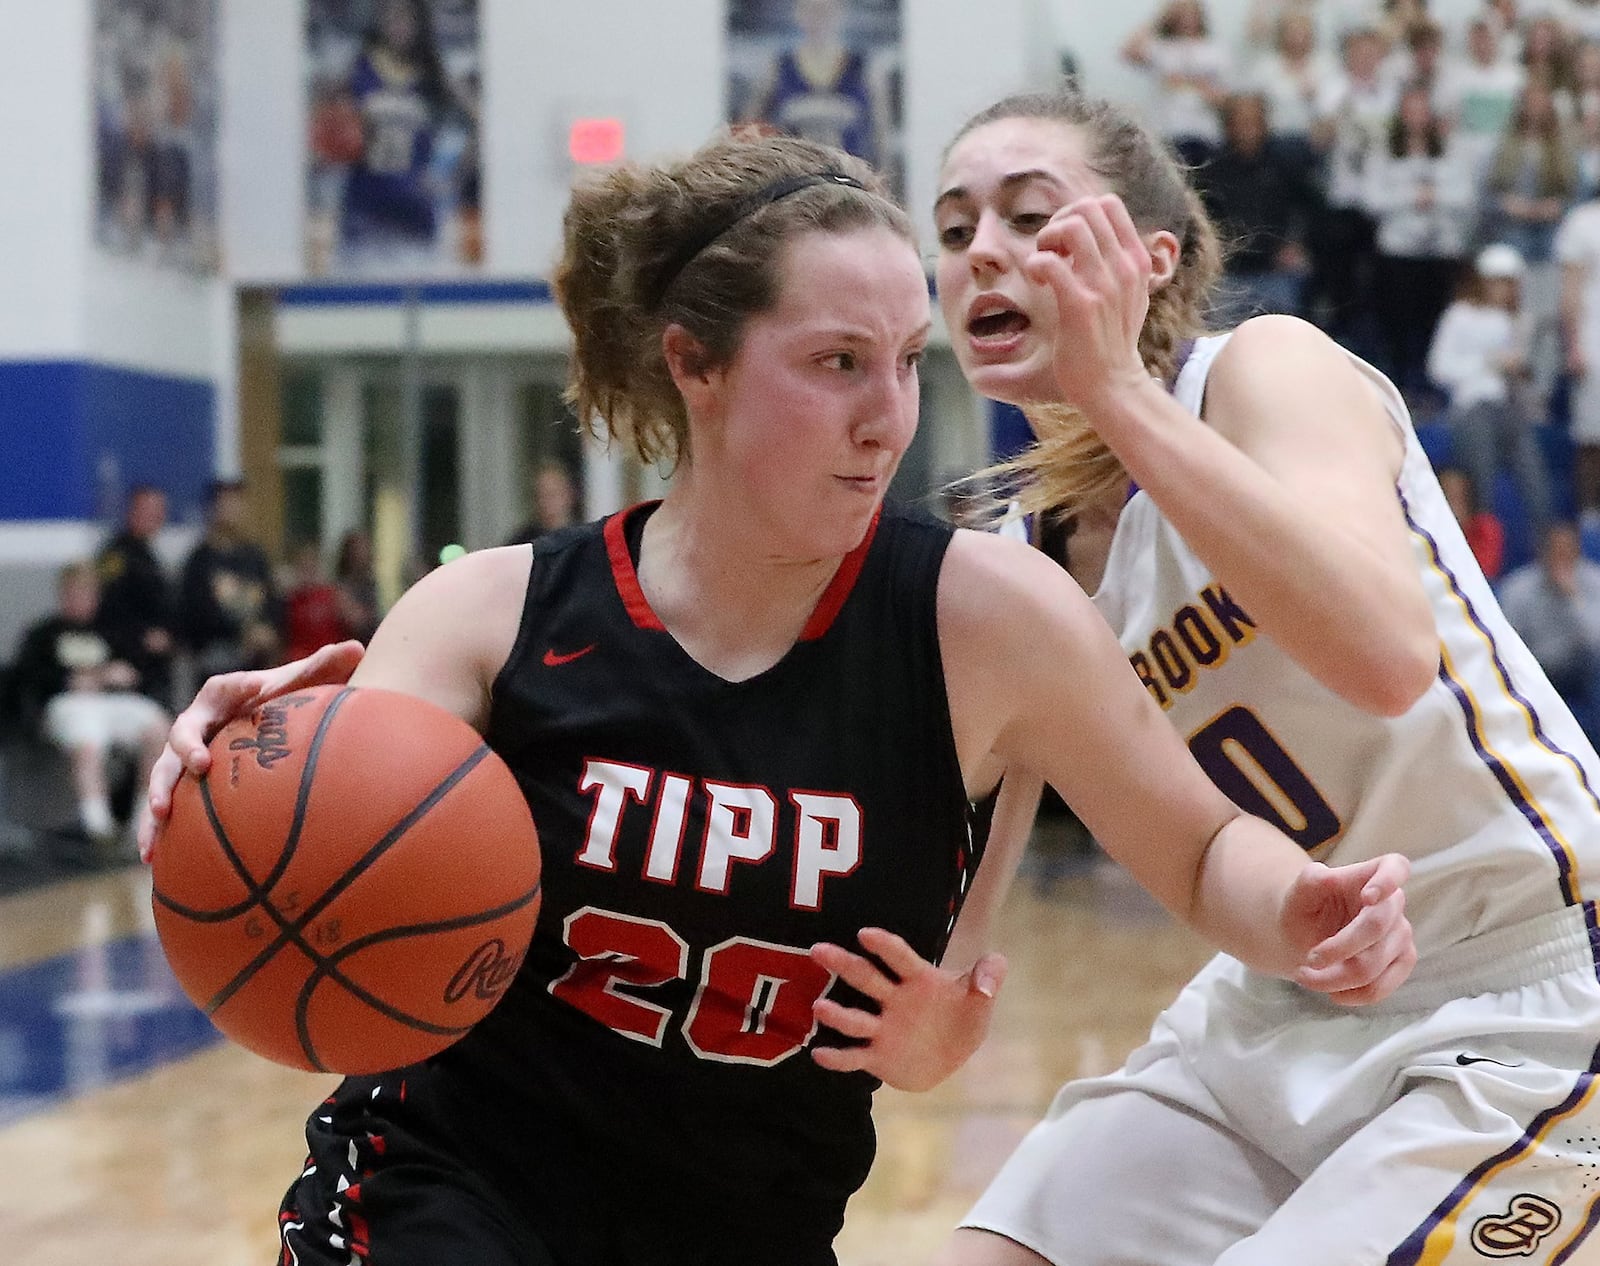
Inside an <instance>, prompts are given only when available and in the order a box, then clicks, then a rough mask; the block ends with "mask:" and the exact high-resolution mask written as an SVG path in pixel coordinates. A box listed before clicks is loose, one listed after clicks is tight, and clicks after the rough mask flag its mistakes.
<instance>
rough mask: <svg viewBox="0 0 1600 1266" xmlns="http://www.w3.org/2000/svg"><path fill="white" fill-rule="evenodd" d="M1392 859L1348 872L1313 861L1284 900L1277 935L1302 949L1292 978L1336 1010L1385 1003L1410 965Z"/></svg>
mask: <svg viewBox="0 0 1600 1266" xmlns="http://www.w3.org/2000/svg"><path fill="white" fill-rule="evenodd" d="M1410 873H1411V864H1410V863H1409V862H1408V861H1407V860H1406V859H1405V858H1404V857H1402V856H1400V855H1399V854H1398V853H1386V854H1384V855H1383V856H1382V857H1376V858H1373V859H1372V860H1371V861H1368V862H1360V863H1358V864H1356V865H1353V866H1336V867H1331V868H1330V867H1327V866H1324V865H1322V863H1320V862H1313V863H1312V864H1311V865H1309V866H1307V867H1306V868H1305V869H1304V870H1302V871H1301V872H1300V874H1299V876H1298V877H1297V878H1296V879H1295V881H1294V883H1293V885H1292V886H1291V887H1290V888H1289V891H1288V893H1287V894H1285V896H1284V901H1283V909H1282V912H1281V915H1280V922H1281V924H1282V927H1283V930H1284V933H1285V935H1287V936H1288V938H1289V939H1290V941H1291V942H1292V943H1294V944H1298V945H1303V946H1305V948H1306V956H1305V962H1304V964H1303V965H1302V966H1301V967H1300V969H1299V970H1298V971H1296V972H1295V974H1294V976H1293V979H1294V980H1295V981H1296V983H1298V984H1300V985H1303V986H1304V987H1305V988H1307V989H1314V990H1316V991H1317V992H1318V993H1325V994H1327V995H1328V996H1329V998H1330V999H1331V1000H1332V1001H1334V1002H1337V1003H1341V1004H1342V1005H1344V1006H1352V1007H1353V1006H1360V1005H1361V1004H1363V1003H1368V1002H1377V1001H1378V1000H1379V999H1381V998H1387V997H1388V996H1389V995H1390V994H1391V993H1393V992H1394V991H1395V990H1396V989H1398V988H1399V987H1400V985H1401V984H1402V983H1404V981H1405V979H1406V977H1407V976H1409V975H1410V974H1411V969H1412V968H1413V967H1415V966H1416V964H1417V947H1416V945H1415V943H1414V942H1413V940H1412V935H1411V921H1410V920H1409V919H1407V918H1406V894H1405V890H1404V888H1402V887H1401V885H1402V884H1404V883H1405V881H1406V879H1407V877H1408V876H1409V875H1410Z"/></svg>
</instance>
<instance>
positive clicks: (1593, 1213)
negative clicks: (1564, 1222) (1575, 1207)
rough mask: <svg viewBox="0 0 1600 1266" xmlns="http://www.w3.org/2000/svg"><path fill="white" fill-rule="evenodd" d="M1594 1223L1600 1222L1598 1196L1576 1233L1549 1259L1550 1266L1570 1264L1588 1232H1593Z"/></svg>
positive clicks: (1587, 1236)
mask: <svg viewBox="0 0 1600 1266" xmlns="http://www.w3.org/2000/svg"><path fill="white" fill-rule="evenodd" d="M1596 1222H1600V1196H1596V1197H1595V1198H1594V1200H1593V1201H1592V1202H1591V1203H1590V1205H1589V1214H1588V1216H1587V1217H1585V1218H1584V1220H1583V1224H1582V1225H1581V1226H1580V1227H1579V1228H1578V1233H1577V1234H1576V1235H1574V1236H1573V1237H1572V1238H1571V1239H1570V1240H1568V1241H1567V1244H1566V1247H1564V1248H1563V1249H1561V1251H1560V1252H1558V1253H1557V1254H1556V1255H1555V1256H1554V1257H1552V1258H1551V1259H1550V1266H1565V1264H1566V1263H1567V1262H1570V1261H1571V1260H1572V1255H1573V1254H1574V1253H1576V1252H1577V1251H1578V1249H1579V1247H1580V1246H1581V1245H1582V1244H1583V1242H1584V1240H1586V1239H1588V1238H1589V1232H1590V1231H1592V1230H1594V1227H1595V1223H1596Z"/></svg>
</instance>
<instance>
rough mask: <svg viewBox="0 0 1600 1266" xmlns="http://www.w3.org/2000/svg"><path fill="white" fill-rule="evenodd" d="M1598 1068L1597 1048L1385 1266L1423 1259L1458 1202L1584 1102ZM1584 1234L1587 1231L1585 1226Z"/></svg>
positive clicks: (1413, 1263) (1591, 1217) (1412, 1263)
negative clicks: (1551, 1102)
mask: <svg viewBox="0 0 1600 1266" xmlns="http://www.w3.org/2000/svg"><path fill="white" fill-rule="evenodd" d="M1597 1072H1600V1050H1597V1051H1596V1052H1595V1056H1594V1058H1593V1059H1591V1060H1590V1063H1589V1071H1588V1072H1586V1073H1583V1074H1581V1075H1580V1076H1579V1077H1578V1084H1577V1085H1575V1086H1574V1087H1573V1088H1572V1093H1571V1094H1569V1095H1568V1096H1567V1097H1566V1098H1565V1099H1563V1100H1562V1101H1561V1102H1560V1103H1558V1104H1557V1105H1556V1106H1555V1107H1553V1108H1546V1109H1545V1110H1544V1111H1543V1112H1541V1113H1540V1114H1539V1115H1538V1116H1536V1117H1534V1119H1533V1120H1532V1122H1530V1123H1529V1125H1528V1128H1527V1129H1526V1130H1524V1131H1523V1132H1522V1137H1521V1138H1519V1139H1518V1140H1517V1141H1516V1142H1515V1143H1513V1144H1511V1146H1510V1147H1507V1148H1504V1149H1502V1150H1501V1151H1499V1152H1497V1153H1496V1154H1495V1155H1493V1156H1491V1157H1489V1159H1488V1160H1486V1161H1484V1162H1483V1163H1482V1164H1480V1165H1479V1166H1478V1167H1477V1168H1476V1169H1474V1170H1473V1171H1472V1172H1471V1173H1469V1174H1468V1175H1467V1176H1466V1177H1465V1178H1463V1179H1462V1180H1461V1181H1460V1182H1459V1183H1457V1184H1456V1186H1455V1189H1454V1190H1453V1191H1451V1193H1450V1194H1449V1195H1448V1196H1446V1197H1445V1198H1444V1199H1443V1200H1442V1201H1441V1202H1440V1203H1439V1205H1438V1206H1437V1207H1436V1208H1435V1209H1434V1211H1433V1212H1432V1213H1430V1214H1429V1215H1428V1216H1427V1218H1426V1219H1425V1220H1424V1221H1423V1223H1422V1225H1421V1226H1419V1227H1418V1228H1417V1229H1416V1230H1415V1231H1413V1232H1412V1233H1411V1234H1410V1235H1408V1236H1406V1238H1405V1239H1404V1240H1403V1241H1402V1242H1401V1244H1400V1247H1399V1248H1397V1249H1395V1251H1394V1252H1392V1253H1390V1254H1389V1256H1388V1258H1387V1259H1385V1266H1416V1263H1417V1262H1419V1261H1420V1260H1421V1259H1422V1254H1423V1250H1424V1249H1425V1248H1426V1247H1427V1242H1428V1237H1429V1236H1430V1235H1432V1234H1433V1232H1434V1231H1435V1230H1437V1229H1438V1228H1439V1226H1440V1225H1442V1224H1443V1223H1445V1222H1447V1221H1449V1220H1450V1219H1451V1218H1453V1217H1455V1215H1456V1214H1457V1213H1459V1212H1460V1209H1461V1206H1462V1205H1464V1204H1465V1203H1466V1202H1467V1201H1468V1200H1469V1199H1470V1198H1471V1197H1472V1195H1473V1193H1474V1192H1475V1191H1476V1190H1477V1189H1478V1187H1479V1185H1480V1184H1481V1183H1483V1182H1484V1181H1485V1180H1486V1179H1487V1178H1488V1177H1489V1176H1490V1175H1491V1174H1492V1173H1493V1172H1494V1171H1495V1170H1496V1169H1499V1168H1501V1167H1502V1166H1504V1165H1507V1164H1510V1163H1513V1162H1514V1161H1516V1160H1517V1159H1519V1158H1520V1157H1521V1156H1522V1154H1523V1153H1525V1152H1528V1151H1530V1150H1532V1149H1533V1148H1535V1147H1537V1146H1538V1144H1539V1140H1540V1138H1541V1137H1543V1135H1544V1133H1545V1131H1546V1130H1547V1129H1549V1128H1550V1126H1552V1125H1553V1124H1555V1122H1556V1121H1558V1120H1560V1119H1561V1118H1562V1117H1564V1116H1566V1115H1567V1113H1569V1112H1571V1111H1572V1110H1573V1109H1574V1108H1576V1107H1577V1106H1578V1105H1579V1104H1580V1103H1582V1102H1583V1100H1584V1097H1585V1096H1586V1095H1587V1094H1588V1093H1589V1087H1590V1085H1591V1083H1592V1082H1593V1081H1594V1079H1595V1074H1596V1073H1597ZM1594 1217H1595V1214H1594V1210H1590V1215H1589V1219H1588V1221H1589V1225H1590V1226H1592V1225H1593V1223H1594ZM1583 1234H1584V1235H1587V1234H1588V1232H1587V1230H1586V1231H1585V1232H1584V1233H1583ZM1582 1239H1583V1235H1580V1236H1579V1237H1578V1239H1577V1240H1574V1241H1573V1242H1572V1244H1571V1245H1569V1247H1576V1246H1577V1244H1578V1243H1579V1242H1581V1240H1582Z"/></svg>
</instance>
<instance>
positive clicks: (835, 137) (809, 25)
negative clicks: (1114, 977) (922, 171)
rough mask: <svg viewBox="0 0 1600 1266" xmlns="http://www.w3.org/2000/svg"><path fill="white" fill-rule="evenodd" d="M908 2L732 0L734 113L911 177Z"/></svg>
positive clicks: (890, 174)
mask: <svg viewBox="0 0 1600 1266" xmlns="http://www.w3.org/2000/svg"><path fill="white" fill-rule="evenodd" d="M900 66H901V58H900V0H730V3H729V5H728V118H729V121H730V122H733V123H745V124H753V125H757V126H761V127H766V128H771V129H773V130H774V131H777V132H783V133H787V134H789V135H792V136H804V137H807V138H809V139H811V140H814V141H821V142H823V143H824V144H828V145H833V146H836V147H837V148H839V149H843V150H846V151H848V152H849V153H852V154H855V155H856V156H857V157H859V158H864V159H866V160H867V161H868V162H869V163H871V164H872V165H873V166H875V167H877V168H878V169H879V170H880V171H881V172H883V174H884V176H885V177H886V178H887V179H888V181H889V184H890V186H891V187H892V188H893V189H894V191H895V193H896V195H897V196H898V195H899V194H900V193H901V192H902V190H903V185H904V181H903V179H902V173H903V170H904V161H903V158H902V153H901V149H902V145H901V105H900V82H901V75H900Z"/></svg>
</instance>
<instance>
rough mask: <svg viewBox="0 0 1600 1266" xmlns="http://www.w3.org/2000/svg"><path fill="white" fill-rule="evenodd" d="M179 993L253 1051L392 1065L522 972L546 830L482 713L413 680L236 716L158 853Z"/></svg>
mask: <svg viewBox="0 0 1600 1266" xmlns="http://www.w3.org/2000/svg"><path fill="white" fill-rule="evenodd" d="M153 870H154V880H155V895H154V898H153V904H154V907H155V918H156V930H157V932H158V933H159V934H160V937H161V945H162V948H163V949H164V950H165V951H166V955H167V961H168V962H169V963H171V964H172V969H173V971H174V972H175V973H176V974H177V977H178V980H179V982H180V983H181V984H182V986H183V989H184V992H185V993H187V994H188V995H189V997H190V998H191V999H192V1000H193V1001H194V1002H195V1004H196V1005H197V1006H199V1007H200V1008H201V1009H202V1010H204V1011H205V1013H206V1014H207V1015H208V1016H210V1017H211V1020H212V1023H214V1024H215V1025H216V1026H217V1028H219V1029H221V1030H222V1032H224V1033H225V1034H227V1035H228V1036H229V1037H231V1038H232V1039H233V1040H234V1041H236V1042H238V1043H239V1044H240V1045H241V1046H245V1047H248V1048H249V1049H250V1050H252V1051H255V1052H256V1053H257V1054H258V1055H264V1056H266V1057H267V1058H268V1059H271V1060H276V1061H277V1062H278V1063H280V1064H288V1065H291V1066H293V1067H296V1068H307V1069H315V1070H318V1071H324V1072H340V1073H367V1072H381V1071H384V1070H386V1069H390V1068H398V1067H401V1066H402V1065H405V1064H410V1063H415V1062H416V1061H417V1060H420V1059H424V1058H426V1057H427V1056H429V1055H432V1054H434V1053H435V1052H437V1051H440V1050H443V1049H444V1048H445V1047H446V1046H448V1045H449V1044H450V1043H451V1042H453V1041H455V1040H456V1039H457V1038H459V1037H460V1036H461V1035H462V1034H463V1033H465V1032H466V1031H467V1030H468V1029H470V1028H471V1027H472V1026H473V1025H474V1024H475V1023H477V1022H478V1021H479V1020H481V1019H482V1018H483V1017H484V1016H485V1015H487V1014H488V1013H489V1011H490V1009H491V1008H493V1007H494V1005H495V1003H496V1002H497V1001H499V999H500V995H501V994H502V993H504V992H505V989H506V987H507V986H508V985H510V983H511V979H512V977H513V976H514V975H515V974H516V971H517V968H518V967H519V966H520V965H521V963H522V957H523V954H524V953H525V952H526V951H527V948H528V942H529V940H530V939H531V938H532V936H533V925H534V920H535V919H536V918H537V917H538V913H539V897H540V888H539V841H538V837H537V835H536V834H535V833H534V829H533V819H532V817H531V816H530V815H529V813H528V806H527V802H526V801H525V800H524V799H523V797H522V792H521V791H520V790H519V788H518V786H517V782H516V779H515V778H513V777H512V774H511V771H510V770H509V769H507V768H506V766H505V764H504V763H503V762H502V761H501V760H500V758H499V757H497V756H496V755H495V754H494V753H493V752H491V751H490V750H489V749H488V748H487V747H486V746H485V745H484V742H483V740H482V738H480V737H479V735H478V734H477V733H475V732H474V731H473V729H472V727H471V726H469V725H467V724H466V723H465V722H463V721H461V720H459V719H458V718H456V717H454V716H451V715H450V714H449V713H447V712H445V711H443V710H442V709H440V708H437V707H435V706H434V705H432V704H430V703H425V702H423V701H422V700H420V699H415V698H413V697H412V696H410V695H403V694H396V693H394V692H393V691H388V690H374V689H370V688H360V689H353V688H351V687H348V686H345V687H340V686H318V687H316V688H314V689H310V690H302V691H298V692H297V693H295V694H291V695H287V696H285V697H283V698H281V699H275V700H273V701H272V702H271V703H268V704H266V705H264V706H262V707H261V708H259V709H257V710H256V711H255V712H254V713H253V714H251V715H250V716H249V717H247V718H244V719H241V720H238V721H234V722H232V723H231V724H229V725H227V726H225V727H224V728H223V729H222V731H221V732H220V733H219V734H218V735H217V736H216V738H215V739H213V740H212V742H211V769H210V771H209V772H208V773H207V775H206V776H205V777H204V778H201V779H195V778H187V777H186V778H184V779H183V780H182V781H181V782H180V783H179V785H178V789H177V792H176V793H175V794H174V797H173V804H172V816H171V819H170V820H169V821H168V823H167V826H166V828H165V830H164V831H163V833H162V836H161V840H160V843H159V845H158V847H157V848H156V854H155V861H154V866H153Z"/></svg>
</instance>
